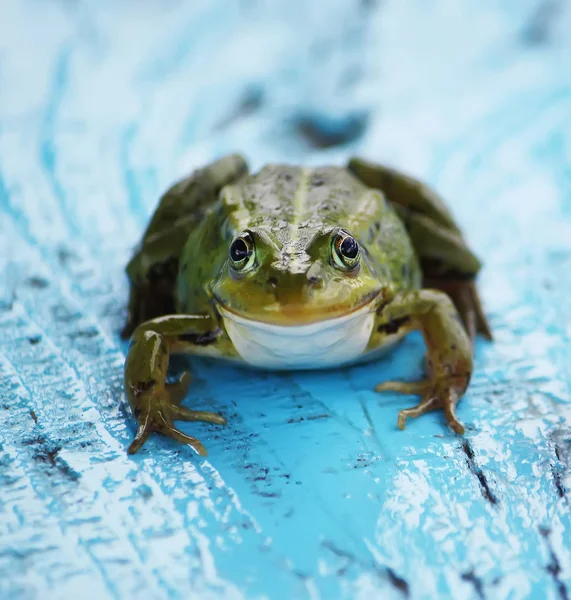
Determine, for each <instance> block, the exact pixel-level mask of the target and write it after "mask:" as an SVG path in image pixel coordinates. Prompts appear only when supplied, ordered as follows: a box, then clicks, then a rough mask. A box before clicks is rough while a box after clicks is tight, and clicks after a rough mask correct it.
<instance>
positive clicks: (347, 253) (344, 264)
mask: <svg viewBox="0 0 571 600" xmlns="http://www.w3.org/2000/svg"><path fill="white" fill-rule="evenodd" d="M331 255H332V257H333V264H334V265H335V266H336V267H337V268H339V269H343V270H345V271H347V270H352V269H354V268H356V267H357V265H358V264H359V258H360V252H359V244H358V243H357V240H356V239H355V238H354V237H353V236H352V235H351V234H350V233H348V232H347V231H345V230H344V229H340V230H339V231H337V233H336V234H335V235H334V236H333V239H332V241H331Z"/></svg>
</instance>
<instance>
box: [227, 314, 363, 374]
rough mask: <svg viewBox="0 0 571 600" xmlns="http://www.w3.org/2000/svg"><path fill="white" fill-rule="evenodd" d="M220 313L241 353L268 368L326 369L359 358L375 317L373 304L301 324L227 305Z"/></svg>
mask: <svg viewBox="0 0 571 600" xmlns="http://www.w3.org/2000/svg"><path fill="white" fill-rule="evenodd" d="M220 313H221V315H222V317H223V319H224V326H225V328H226V332H227V333H228V336H229V337H230V339H231V341H232V343H233V344H234V347H235V348H236V350H237V351H238V353H239V354H240V357H241V358H242V359H243V360H244V361H246V362H247V363H249V364H250V365H252V366H255V367H261V368H265V369H323V368H327V367H333V366H338V365H344V364H347V363H351V362H355V361H357V360H359V359H361V358H363V356H364V354H365V351H366V348H367V344H368V343H369V339H370V337H371V332H372V329H373V325H374V320H375V313H374V311H372V310H371V307H370V306H366V307H364V308H362V309H360V310H357V311H355V312H353V313H351V314H349V315H347V316H344V317H339V318H336V319H330V320H326V321H319V322H317V323H311V324H309V325H299V326H281V325H270V324H268V323H261V322H259V321H251V320H249V319H245V318H243V317H239V316H238V315H235V314H233V313H230V312H228V311H226V310H224V309H223V308H221V309H220Z"/></svg>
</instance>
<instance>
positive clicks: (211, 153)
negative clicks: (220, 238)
mask: <svg viewBox="0 0 571 600" xmlns="http://www.w3.org/2000/svg"><path fill="white" fill-rule="evenodd" d="M199 5H200V6H199ZM570 28H571V7H570V6H569V4H568V3H565V2H563V1H562V0H561V1H557V0H553V1H552V0H544V1H541V0H509V1H507V2H503V3H498V2H495V1H493V0H482V1H480V2H472V3H467V2H464V3H458V2H457V1H456V0H436V1H433V2H429V3H426V2H420V1H419V2H398V1H397V0H391V1H389V2H383V3H376V2H374V1H372V2H366V1H363V2H357V1H356V0H355V1H343V0H327V2H325V0H324V1H323V2H305V1H304V0H298V1H293V0H283V1H282V0H280V1H272V2H270V1H267V2H262V1H259V2H255V1H247V0H244V1H242V2H237V1H231V0H217V1H211V2H208V3H196V2H186V3H172V2H170V3H164V2H144V3H143V2H137V3H126V2H125V3H119V2H111V1H109V0H107V1H102V2H79V1H77V2H71V1H70V2H56V1H55V0H54V1H52V2H32V1H31V0H25V1H21V2H19V1H17V0H5V1H4V2H3V3H2V9H1V18H0V444H1V446H0V598H2V599H4V598H6V599H18V600H20V599H22V600H23V599H29V598H54V599H59V598H61V599H64V598H65V599H67V598H77V597H82V598H99V599H107V598H121V599H131V598H181V599H182V598H184V599H186V598H191V597H192V598H196V597H200V598H215V599H222V598H224V599H225V598H242V597H248V598H258V597H269V598H273V599H278V600H279V599H281V598H312V599H313V598H337V597H340V598H364V599H370V598H387V599H390V598H404V597H406V596H407V595H408V596H409V597H411V598H437V597H439V598H450V597H453V598H455V599H463V598H501V599H508V598H509V599H513V598H541V599H543V598H553V599H558V600H561V599H564V598H568V597H569V596H571V522H570V521H571V517H570V514H571V510H570V491H569V490H570V487H571V476H570V469H571V429H570V418H571V407H570V399H571V390H570V384H571V375H570V373H571V345H570V343H569V338H570V336H571V319H570V315H571V301H570V298H571V277H570V275H569V273H570V272H571V196H570V194H571V179H570V172H571V171H570V169H571V167H570V164H571V163H570V161H571V58H570V57H571V41H570V40H571V38H570V37H569V35H568V32H569V30H570ZM253 89H254V90H256V94H255V98H254V100H252V98H253V96H252V90H253ZM244 98H246V99H248V98H250V100H249V101H246V100H244ZM355 115H360V116H359V119H358V121H359V122H355ZM308 119H309V120H310V127H309V129H308V127H307V121H308ZM300 123H302V124H303V123H305V127H300ZM355 124H356V125H357V129H356V130H355V129H354V127H355ZM351 127H353V129H351ZM328 128H329V129H331V128H333V130H334V131H333V130H332V131H328ZM315 131H317V133H318V134H319V133H321V134H326V135H325V137H326V138H327V135H329V136H330V137H331V136H337V137H339V136H340V137H341V139H340V140H338V141H337V144H334V145H332V146H330V147H328V148H327V149H323V148H316V147H314V145H315V144H316V143H317V144H319V143H321V142H319V139H320V138H319V135H317V136H316V135H315ZM233 150H239V151H241V152H243V153H244V154H246V155H247V156H248V157H249V158H250V160H251V164H252V166H253V167H254V168H257V167H259V166H261V165H262V164H263V163H264V162H268V161H273V160H287V161H291V162H303V163H307V164H316V163H335V164H342V162H343V161H345V160H346V159H347V157H348V156H349V155H350V154H352V153H354V152H357V151H358V152H359V153H360V154H362V155H364V156H366V157H368V158H371V159H376V160H382V161H387V162H390V163H392V164H394V165H397V166H399V167H401V168H404V169H406V170H408V171H410V172H412V173H414V174H416V175H418V176H419V177H421V178H423V179H426V180H427V181H429V182H431V183H432V184H433V185H434V186H436V188H437V189H438V190H440V191H441V192H442V193H443V194H444V196H445V197H446V198H448V199H449V201H450V203H451V205H452V206H453V210H454V212H455V214H456V215H457V216H458V218H459V220H460V221H461V223H462V225H463V227H464V228H465V230H466V232H467V235H468V237H469V239H470V241H471V243H473V244H474V246H475V247H476V249H477V250H478V252H479V254H480V255H481V256H482V257H483V258H484V259H485V265H486V267H485V270H484V272H483V275H482V278H481V282H482V290H483V296H484V299H485V302H486V305H487V308H488V311H489V313H490V316H491V322H492V325H493V328H494V331H495V335H496V342H495V343H493V344H486V343H484V342H479V343H478V346H477V351H476V371H475V376H474V380H473V384H472V386H471V388H470V391H469V393H468V394H467V396H466V398H465V399H464V400H463V401H462V402H461V404H460V406H459V414H460V416H461V418H462V419H463V420H464V421H465V423H466V424H467V425H468V433H467V435H466V437H465V438H464V439H461V438H458V437H455V436H454V435H453V434H451V433H450V432H449V431H448V430H447V429H446V428H445V427H444V426H443V419H442V416H441V415H440V414H431V415H428V416H425V417H423V418H422V419H421V420H419V421H417V422H411V423H410V424H409V425H408V427H407V430H406V431H405V432H399V431H397V430H396V427H395V423H396V414H397V411H398V409H399V408H400V407H402V406H403V399H402V398H400V397H397V396H394V395H384V396H379V395H376V394H375V393H374V392H372V391H371V390H372V388H373V386H374V385H375V384H376V383H378V382H379V381H381V380H384V379H387V378H394V377H395V376H398V377H403V378H410V379H413V378H414V377H415V376H418V374H419V372H420V369H421V357H422V343H421V340H420V338H419V336H415V335H412V336H410V338H409V339H408V340H407V341H406V342H405V343H404V344H403V345H402V346H401V347H400V348H399V349H398V351H397V352H396V353H395V354H394V355H392V356H391V357H389V358H387V359H386V360H383V361H382V362H379V363H377V364H373V365H368V366H362V367H357V368H353V369H347V370H340V371H338V372H332V373H302V374H294V375H287V374H277V375H264V374H260V373H253V372H251V371H246V370H239V369H237V368H233V367H228V366H220V365H217V364H214V363H210V362H207V361H202V362H201V361H194V365H193V369H194V373H195V375H196V381H195V383H194V387H193V390H192V394H191V399H189V400H188V402H189V403H190V402H192V404H193V406H197V407H199V408H202V409H207V410H211V409H215V410H220V411H221V412H223V413H224V414H225V415H226V416H227V417H228V420H229V426H228V427H227V428H225V429H220V428H216V427H210V426H207V425H204V424H198V425H187V426H186V427H187V430H188V431H192V432H193V433H194V434H196V435H197V436H198V437H199V438H200V439H202V440H203V441H204V443H205V444H206V446H207V447H208V449H209V451H210V454H209V456H208V458H207V459H206V460H202V459H201V460H198V459H197V458H196V457H195V456H193V455H192V454H191V452H190V451H189V450H188V449H186V448H182V447H180V446H177V445H175V444H174V443H171V442H169V441H168V440H165V439H159V438H155V439H153V440H151V441H150V442H149V443H148V444H147V446H146V447H145V449H144V451H142V452H141V453H140V454H139V455H137V456H136V457H135V458H128V457H127V455H126V454H125V449H126V447H127V444H128V442H129V440H130V439H131V436H132V428H133V424H132V421H131V419H129V418H128V416H127V414H126V410H125V408H124V403H123V393H122V367H123V360H124V353H125V346H124V345H122V344H121V343H120V342H119V340H118V330H119V328H120V325H121V322H122V317H123V314H124V307H125V301H126V294H127V286H126V281H125V278H124V275H123V267H124V265H125V263H126V261H127V259H128V256H129V254H130V251H131V248H132V246H133V244H134V243H135V241H136V240H137V237H138V236H139V235H140V232H141V230H142V228H143V226H144V223H145V221H146V219H147V218H148V216H149V214H150V212H151V211H152V209H153V207H154V205H155V203H156V200H157V197H158V195H159V194H160V192H161V191H162V190H163V189H164V188H165V187H166V186H167V185H168V184H169V183H171V182H172V181H173V180H174V179H175V178H176V177H177V176H179V175H182V174H183V173H186V172H188V171H189V170H190V169H192V168H194V167H196V166H198V165H201V164H202V163H204V162H206V161H207V160H210V159H212V158H214V157H216V156H219V155H220V154H222V153H224V152H228V151H233ZM404 402H405V403H406V402H407V400H406V399H404ZM411 402H412V399H411ZM182 426H183V427H185V425H184V424H183V425H182Z"/></svg>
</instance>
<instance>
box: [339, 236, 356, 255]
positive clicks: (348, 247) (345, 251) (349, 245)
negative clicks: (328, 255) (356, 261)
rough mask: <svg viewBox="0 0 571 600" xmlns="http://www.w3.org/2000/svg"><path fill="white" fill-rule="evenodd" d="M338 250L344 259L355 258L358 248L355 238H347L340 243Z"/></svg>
mask: <svg viewBox="0 0 571 600" xmlns="http://www.w3.org/2000/svg"><path fill="white" fill-rule="evenodd" d="M340 250H341V254H342V255H343V256H345V257H346V258H357V254H358V252H359V246H358V245H357V242H356V240H355V238H352V237H351V236H348V237H346V238H345V239H344V240H343V241H342V242H341V247H340Z"/></svg>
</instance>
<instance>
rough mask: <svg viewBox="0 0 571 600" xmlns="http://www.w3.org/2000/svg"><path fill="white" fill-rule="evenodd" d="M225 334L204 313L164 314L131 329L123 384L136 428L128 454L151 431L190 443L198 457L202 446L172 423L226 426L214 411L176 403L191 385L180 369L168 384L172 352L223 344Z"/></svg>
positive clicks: (196, 351) (197, 351) (202, 348)
mask: <svg viewBox="0 0 571 600" xmlns="http://www.w3.org/2000/svg"><path fill="white" fill-rule="evenodd" d="M224 340H225V334H224V333H223V331H222V330H221V329H220V327H219V325H218V323H217V321H216V319H215V318H213V317H210V316H208V315H204V316H202V315H167V316H165V317H159V318H157V319H153V320H151V321H147V322H146V323H143V324H141V325H139V327H137V329H136V330H135V332H134V334H133V337H132V342H131V346H130V348H129V353H128V355H127V360H126V362H125V388H126V391H127V397H128V400H129V404H130V406H131V410H132V411H133V415H134V416H135V418H136V419H137V422H138V424H139V428H138V431H137V434H136V436H135V439H134V440H133V442H132V443H131V445H130V446H129V449H128V452H129V454H134V453H135V452H138V451H139V450H140V449H141V446H142V445H143V444H144V443H145V441H146V440H147V438H148V437H149V434H150V433H151V432H153V431H157V432H159V433H162V434H163V435H167V436H169V437H171V438H173V439H175V440H177V441H179V442H182V443H184V444H189V445H190V446H192V447H193V448H194V449H195V450H196V452H197V453H198V454H200V455H202V456H205V455H206V450H205V448H204V446H203V445H202V444H201V443H200V442H199V441H198V440H197V439H195V438H193V437H191V436H189V435H186V434H185V433H183V432H182V431H179V430H178V429H177V428H176V427H175V426H174V425H173V421H175V420H182V421H207V422H209V423H216V424H218V425H225V424H226V420H225V419H224V418H223V417H222V416H220V415H218V414H215V413H211V412H203V411H197V410H190V409H188V408H185V407H184V406H180V403H181V402H182V400H183V399H184V397H185V395H186V392H187V390H188V386H189V384H190V375H189V374H188V373H185V374H184V375H183V376H182V377H181V379H180V380H179V381H178V382H177V383H167V382H166V377H167V370H168V366H169V358H170V354H171V352H189V353H196V354H204V350H205V348H206V347H208V348H209V350H210V352H211V351H212V348H213V347H214V346H216V345H217V344H221V343H222V344H223V343H224Z"/></svg>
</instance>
